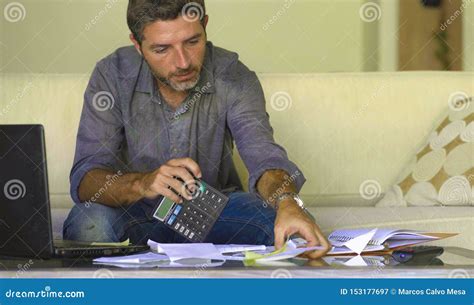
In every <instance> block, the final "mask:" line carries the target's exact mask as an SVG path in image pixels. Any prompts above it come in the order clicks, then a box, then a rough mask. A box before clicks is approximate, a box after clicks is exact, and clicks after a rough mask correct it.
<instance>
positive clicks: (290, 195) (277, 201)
mask: <svg viewBox="0 0 474 305" xmlns="http://www.w3.org/2000/svg"><path fill="white" fill-rule="evenodd" d="M287 198H292V199H293V200H294V201H296V204H298V206H299V207H300V208H301V209H302V210H303V212H304V213H305V214H306V215H308V217H309V218H311V220H312V221H313V222H315V223H316V219H315V218H314V216H313V214H311V213H310V212H309V211H308V210H307V209H306V208H305V206H304V203H303V200H302V199H301V197H300V195H298V194H297V193H294V192H287V193H283V194H280V196H278V197H277V198H276V199H275V209H276V210H277V211H278V205H279V204H280V201H282V200H284V199H287Z"/></svg>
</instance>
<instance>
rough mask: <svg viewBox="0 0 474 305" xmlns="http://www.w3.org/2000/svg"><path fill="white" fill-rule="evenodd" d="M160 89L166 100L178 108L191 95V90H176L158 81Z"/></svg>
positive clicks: (174, 107)
mask: <svg viewBox="0 0 474 305" xmlns="http://www.w3.org/2000/svg"><path fill="white" fill-rule="evenodd" d="M157 84H158V90H159V91H160V94H161V96H162V97H163V99H164V100H165V102H166V103H167V104H168V105H170V106H171V107H172V108H173V109H174V110H176V109H177V108H178V107H179V106H180V105H181V104H182V103H183V101H184V100H185V99H186V97H187V96H188V95H189V91H188V90H187V91H176V90H174V89H173V88H171V87H170V86H168V85H165V84H163V83H161V82H160V81H157Z"/></svg>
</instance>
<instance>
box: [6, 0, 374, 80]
mask: <svg viewBox="0 0 474 305" xmlns="http://www.w3.org/2000/svg"><path fill="white" fill-rule="evenodd" d="M10 2H12V1H10V0H0V3H1V8H2V11H3V10H4V8H5V6H6V5H7V4H9V3H10ZM15 2H19V3H21V4H22V5H23V6H24V8H25V15H24V16H25V18H24V19H23V20H21V21H19V22H8V21H7V20H6V19H5V18H0V41H1V43H0V52H1V56H0V60H1V62H0V67H1V70H0V72H17V73H18V72H36V73H84V72H90V71H91V70H92V68H93V66H94V64H95V62H96V61H97V60H99V59H100V58H102V57H104V56H105V55H107V54H109V53H110V52H112V51H113V50H114V49H116V48H117V47H120V46H123V45H128V44H130V42H129V40H128V33H129V32H128V28H127V26H126V22H125V13H126V6H127V3H128V1H126V0H108V1H105V0H88V1H87V0H86V1H84V0H71V1H66V0H19V1H15ZM206 3H207V9H208V13H209V15H210V23H209V28H208V35H209V39H210V40H211V41H213V42H214V43H215V44H216V45H219V46H222V47H225V48H228V49H230V50H235V51H237V52H238V53H239V54H240V55H241V58H242V60H243V61H244V62H245V63H246V64H247V65H248V66H250V67H251V68H252V69H254V70H256V71H258V72H334V71H363V70H364V69H366V68H368V67H369V68H370V67H373V66H374V65H373V63H370V62H369V66H367V62H366V60H364V56H365V55H366V53H367V49H368V46H367V37H366V36H364V31H367V30H369V31H370V32H371V36H373V34H374V31H373V27H372V28H371V26H369V27H368V25H367V24H365V23H363V22H362V21H361V19H360V17H359V8H360V6H361V4H362V3H363V1H362V0H253V1H242V0H225V1H224V0H207V2H206ZM91 20H96V22H95V24H91Z"/></svg>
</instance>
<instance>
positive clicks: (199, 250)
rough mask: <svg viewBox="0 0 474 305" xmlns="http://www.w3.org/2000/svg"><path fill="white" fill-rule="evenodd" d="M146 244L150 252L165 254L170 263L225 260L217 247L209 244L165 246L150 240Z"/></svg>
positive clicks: (170, 244)
mask: <svg viewBox="0 0 474 305" xmlns="http://www.w3.org/2000/svg"><path fill="white" fill-rule="evenodd" d="M147 243H148V245H149V246H150V248H151V249H152V250H155V251H157V252H158V253H161V254H166V255H167V256H168V257H169V259H170V261H172V262H174V261H177V260H180V259H185V258H207V259H218V260H222V259H225V258H224V257H223V256H222V254H221V252H219V250H218V249H217V247H216V246H215V245H214V244H211V243H184V244H172V243H169V244H165V243H157V242H154V241H152V240H148V242H147Z"/></svg>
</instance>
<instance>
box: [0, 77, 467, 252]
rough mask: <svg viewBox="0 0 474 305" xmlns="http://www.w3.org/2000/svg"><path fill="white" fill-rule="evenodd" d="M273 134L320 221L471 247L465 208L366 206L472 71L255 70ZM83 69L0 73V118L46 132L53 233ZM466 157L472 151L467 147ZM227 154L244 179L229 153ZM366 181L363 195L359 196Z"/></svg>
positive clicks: (62, 203)
mask: <svg viewBox="0 0 474 305" xmlns="http://www.w3.org/2000/svg"><path fill="white" fill-rule="evenodd" d="M259 78H260V80H261V83H262V85H263V88H264V92H265V96H266V101H267V112H268V113H269V115H270V120H271V123H272V126H273V128H274V135H275V138H276V140H277V142H278V143H279V144H281V145H283V146H284V147H285V148H286V150H287V152H288V155H289V158H290V159H291V160H292V161H294V162H295V163H296V164H297V165H298V166H299V167H300V169H301V170H302V172H303V173H304V175H305V177H306V179H307V181H306V183H305V185H304V186H303V188H302V190H301V195H302V198H303V200H304V201H305V204H306V205H307V206H308V209H309V211H310V212H311V213H312V214H313V215H314V217H315V218H316V221H317V223H318V224H319V226H320V227H321V228H322V230H323V231H324V232H325V233H326V234H329V233H330V232H331V231H332V230H334V229H338V228H358V227H396V228H404V229H417V230H423V231H428V232H431V231H432V232H454V233H460V234H459V235H457V236H455V237H451V238H448V239H445V240H440V241H437V242H435V244H439V245H443V246H456V247H466V248H469V249H473V250H474V234H472V233H473V232H474V207H473V206H456V207H444V206H433V207H412V206H410V207H376V206H375V205H376V202H377V201H378V200H380V199H381V198H382V197H383V196H384V191H385V190H387V189H388V188H389V187H390V186H391V185H392V184H393V183H395V180H396V178H397V176H398V175H399V174H400V172H401V171H402V170H403V168H404V166H406V163H407V162H408V161H409V160H410V159H411V157H412V156H413V155H414V154H415V153H416V152H417V149H419V147H420V145H421V144H422V143H423V142H424V141H425V140H426V137H427V136H428V134H429V132H430V131H431V130H432V129H433V127H434V126H435V123H436V122H437V121H438V120H439V119H440V118H441V117H442V116H443V115H445V113H446V109H447V107H448V103H447V102H448V98H449V96H450V95H452V93H453V92H464V93H466V94H468V95H470V96H472V95H473V94H474V73H473V72H432V71H430V72H428V71H426V72H425V71H419V72H418V71H417V72H371V73H324V74H259ZM88 79H89V75H88V74H1V75H0V122H1V123H2V124H20V123H38V124H43V125H44V127H45V132H46V147H47V165H48V172H49V177H48V179H49V187H50V198H51V206H52V217H53V232H54V235H55V238H61V232H62V223H63V221H64V219H65V217H66V216H67V213H68V211H69V210H70V208H71V206H72V204H73V203H72V200H71V198H70V196H69V171H70V169H71V166H72V161H73V155H74V149H75V137H76V132H77V127H78V123H79V117H80V114H81V110H82V102H83V93H84V90H85V88H86V85H87V83H88ZM473 156H474V154H473ZM234 160H235V162H236V165H237V167H238V170H239V175H240V177H241V179H242V181H243V184H244V185H246V183H247V178H248V174H247V172H246V169H245V166H244V164H243V163H242V161H241V159H240V157H239V156H238V152H237V151H236V152H235V154H234ZM367 181H375V182H376V183H375V184H374V185H375V189H374V190H372V195H371V196H361V188H362V186H363V185H364V183H365V182H367Z"/></svg>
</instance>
